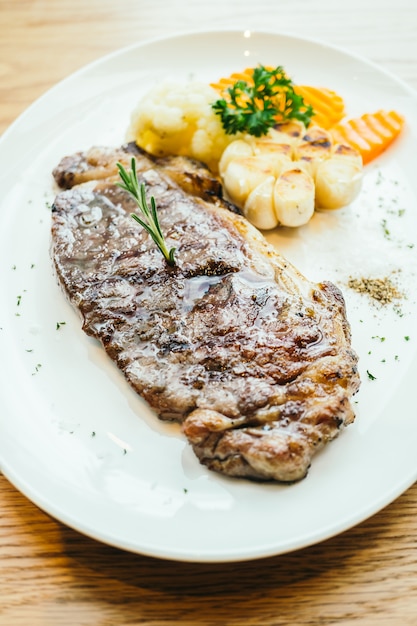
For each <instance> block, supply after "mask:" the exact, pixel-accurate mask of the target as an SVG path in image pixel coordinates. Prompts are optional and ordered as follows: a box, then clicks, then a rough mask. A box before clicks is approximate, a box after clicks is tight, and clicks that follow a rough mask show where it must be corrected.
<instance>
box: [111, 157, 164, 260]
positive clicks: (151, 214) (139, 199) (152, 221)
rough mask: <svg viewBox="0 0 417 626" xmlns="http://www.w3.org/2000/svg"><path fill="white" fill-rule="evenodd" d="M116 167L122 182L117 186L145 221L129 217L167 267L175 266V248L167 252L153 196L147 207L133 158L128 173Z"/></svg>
mask: <svg viewBox="0 0 417 626" xmlns="http://www.w3.org/2000/svg"><path fill="white" fill-rule="evenodd" d="M116 165H117V168H118V170H119V176H120V178H121V179H122V181H123V183H117V185H118V186H119V187H121V188H122V189H124V190H125V191H127V192H128V193H129V194H130V195H131V196H132V197H133V198H134V199H135V200H136V203H137V205H138V207H139V209H140V211H141V213H142V215H143V216H144V218H145V220H146V221H145V220H143V219H141V218H140V217H139V215H137V214H136V213H131V216H132V217H133V219H134V220H136V221H137V222H138V223H139V224H140V225H141V226H142V227H143V228H144V229H145V230H146V231H147V232H148V233H149V234H150V236H151V237H152V239H153V240H154V242H155V243H156V245H157V246H158V248H159V250H160V251H161V252H162V254H163V256H164V258H165V260H166V262H167V263H168V265H175V259H174V253H175V248H171V249H170V250H168V247H167V245H166V243H165V239H164V235H163V234H162V231H161V227H160V225H159V220H158V213H157V211H156V204H155V198H154V197H153V196H151V198H150V204H151V206H150V207H149V206H148V202H147V199H146V190H145V184H144V183H141V185H139V182H138V175H137V172H136V160H135V158H134V157H132V160H131V171H130V173H128V172H127V171H126V170H125V168H124V167H123V165H122V164H121V163H117V164H116Z"/></svg>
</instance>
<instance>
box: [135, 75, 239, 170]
mask: <svg viewBox="0 0 417 626" xmlns="http://www.w3.org/2000/svg"><path fill="white" fill-rule="evenodd" d="M217 98H218V94H217V92H216V91H215V90H214V89H213V88H212V87H210V86H208V85H205V84H204V83H198V82H189V83H186V84H177V83H172V82H164V83H162V84H159V85H157V86H156V87H154V88H153V89H152V90H151V91H150V92H149V93H148V94H146V95H145V96H144V98H142V100H141V101H140V102H139V104H138V106H137V107H136V109H135V110H134V111H133V113H132V116H131V123H130V127H129V129H128V140H129V141H135V142H136V143H137V144H138V145H139V146H140V147H141V148H143V149H144V150H146V151H147V152H150V153H151V154H153V155H155V156H167V155H170V154H177V155H182V156H189V157H192V158H195V159H198V160H200V161H203V162H204V163H206V165H208V167H209V168H210V169H211V170H212V171H213V172H216V173H217V171H218V163H219V159H220V156H221V154H222V152H223V151H224V149H225V148H226V146H227V145H228V144H229V143H230V142H231V141H232V140H235V139H236V136H230V135H226V133H225V132H224V130H223V127H222V124H221V121H220V119H219V117H218V116H217V115H216V114H215V113H214V111H213V109H212V108H211V104H212V103H213V102H214V101H215V100H217Z"/></svg>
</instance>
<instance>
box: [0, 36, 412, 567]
mask: <svg viewBox="0 0 417 626" xmlns="http://www.w3.org/2000/svg"><path fill="white" fill-rule="evenodd" d="M244 32H245V30H244V29H231V28H215V29H214V28H213V29H201V30H184V31H180V32H176V33H175V34H172V35H169V36H163V35H161V36H157V37H152V38H149V39H145V40H142V41H141V42H136V43H133V44H129V45H127V46H124V47H122V48H119V49H117V50H114V51H112V52H109V53H107V54H105V55H103V56H101V57H99V58H97V59H95V60H93V61H91V62H89V63H87V64H86V65H84V66H82V67H80V68H79V69H77V70H76V71H75V72H72V73H71V74H69V75H68V76H66V77H65V78H63V79H62V80H60V81H58V82H57V83H56V84H54V85H53V86H52V87H50V88H49V89H47V90H46V91H45V92H44V93H43V94H42V95H41V96H39V97H38V98H37V99H36V100H34V101H33V102H32V103H31V104H30V105H29V106H28V107H27V108H26V109H25V110H24V111H23V112H22V113H21V114H20V115H19V116H18V117H17V118H16V119H15V120H14V121H13V122H12V123H11V124H10V125H9V126H8V128H7V129H6V130H5V131H4V133H2V135H1V137H0V152H1V149H2V145H3V142H4V141H5V140H6V139H7V138H8V136H9V135H10V134H12V133H13V132H14V130H15V128H16V127H18V125H19V124H20V123H21V121H22V120H24V119H25V118H26V116H28V115H30V114H31V113H32V111H33V110H34V108H35V107H36V106H40V105H42V103H43V101H44V100H47V99H48V97H49V94H51V92H53V91H54V90H56V89H58V88H60V87H61V86H63V85H65V84H66V83H67V82H70V81H71V80H73V79H74V78H76V77H77V76H79V75H82V74H84V73H88V72H90V71H91V70H92V69H93V68H94V67H95V66H99V65H101V64H106V63H107V62H108V61H109V60H111V59H113V58H117V57H118V56H123V55H124V54H128V53H129V52H131V51H133V50H136V49H141V48H146V47H148V46H149V45H155V44H161V43H163V44H166V43H167V42H170V41H175V40H180V39H182V40H184V39H185V38H191V37H195V36H201V35H205V36H213V35H216V34H217V35H218V34H219V33H221V34H223V35H226V34H232V35H233V36H238V35H242V34H243V33H244ZM251 33H252V35H253V36H262V35H268V36H271V37H276V38H285V39H290V40H296V41H300V42H302V43H308V44H312V45H318V46H321V47H323V48H326V49H333V50H337V51H338V52H340V53H342V54H344V55H346V56H348V57H350V58H351V59H355V60H357V61H359V62H360V63H363V64H365V65H367V66H368V67H370V68H372V69H374V70H377V71H378V72H380V73H382V74H384V75H386V76H387V77H389V78H390V80H392V81H394V82H395V83H397V84H399V85H401V86H402V87H403V88H404V90H405V91H406V92H407V93H409V94H410V95H411V96H412V97H413V98H415V99H417V90H415V89H414V88H413V87H412V86H410V85H408V84H407V83H406V82H405V81H403V80H402V79H400V78H398V77H397V76H395V75H394V74H393V73H391V72H389V71H388V70H386V69H385V68H384V67H381V66H380V65H379V64H377V63H375V62H374V61H371V60H369V59H367V58H366V57H363V56H362V55H359V54H356V53H352V52H350V51H349V50H347V49H346V48H344V47H341V46H338V45H334V44H329V43H326V42H325V41H323V40H321V39H316V38H311V37H304V36H301V35H297V34H296V33H290V32H286V33H283V32H280V31H275V30H271V31H269V30H263V29H256V30H253V31H251ZM0 455H1V449H0ZM0 471H2V473H3V474H4V476H5V477H6V478H7V479H8V480H9V481H10V482H11V484H13V485H14V486H15V487H16V488H17V489H18V490H19V491H20V492H21V493H22V494H23V495H24V496H25V497H27V498H28V499H29V500H30V501H31V502H33V503H34V504H36V505H37V506H38V507H39V508H41V509H42V510H44V511H45V512H47V513H50V514H51V515H53V516H54V517H56V519H58V520H59V521H61V522H62V523H64V524H65V525H67V526H69V527H71V528H73V529H74V530H76V531H78V532H82V533H83V534H85V535H87V536H89V537H91V538H93V539H99V540H100V541H102V542H103V543H105V544H107V545H112V546H114V547H119V548H122V549H124V550H128V551H131V552H137V553H140V554H143V555H147V556H153V557H155V558H163V559H170V560H175V561H191V562H195V561H197V562H216V563H219V562H227V561H233V562H236V561H243V560H252V559H258V558H265V557H270V556H274V555H277V554H284V553H286V552H291V551H294V550H296V549H302V548H306V547H308V546H311V545H314V544H316V543H318V542H321V541H323V540H325V539H327V538H331V537H333V536H335V535H338V534H340V533H341V532H345V531H346V530H349V529H350V528H352V527H353V526H355V525H356V524H358V523H360V522H361V521H364V520H365V519H367V518H369V517H370V516H372V515H374V514H376V513H377V512H379V511H380V510H381V509H382V508H385V506H387V505H389V504H390V503H392V502H393V501H394V500H395V499H396V498H397V497H399V496H400V495H401V494H402V493H404V491H406V490H407V489H408V488H409V487H410V486H411V485H412V484H413V483H414V482H415V480H416V479H417V470H416V472H415V474H416V475H413V476H409V477H407V479H404V480H402V481H399V482H400V483H401V486H399V485H398V488H397V489H394V490H392V491H391V492H390V493H389V494H386V495H385V496H384V497H382V498H381V502H382V505H381V506H378V508H377V509H375V507H374V506H373V507H370V510H369V511H368V513H367V514H366V516H365V517H363V512H362V513H361V514H359V515H354V514H353V515H352V519H351V520H349V522H348V523H347V524H346V523H345V524H342V528H339V529H337V528H336V529H334V532H333V533H332V534H329V533H328V532H326V531H323V532H322V533H316V535H317V534H318V535H320V536H319V537H317V536H315V537H311V538H310V540H305V541H304V542H303V543H302V544H299V543H297V545H296V546H294V547H289V548H288V549H287V550H281V551H279V552H276V551H273V550H266V551H264V553H260V552H259V551H256V553H253V554H250V553H249V552H248V553H247V554H245V555H242V556H237V555H229V556H227V555H226V556H223V557H220V556H219V555H218V556H216V557H214V558H213V559H211V558H209V557H208V556H204V558H201V556H197V558H195V557H194V556H193V555H191V554H188V555H185V554H182V555H179V554H174V552H173V553H172V554H166V553H163V554H158V553H156V552H155V551H146V550H144V549H143V547H141V548H140V549H139V548H137V549H134V548H133V547H131V546H128V545H126V546H122V545H121V544H120V542H115V541H112V540H111V538H109V537H107V538H105V537H104V536H102V537H101V536H100V533H99V534H92V533H91V532H89V531H88V529H86V528H82V524H81V525H80V524H79V523H75V522H74V521H73V520H70V517H68V516H67V517H65V516H63V515H62V514H60V513H59V512H58V511H56V512H55V513H51V508H52V509H55V507H54V506H52V507H51V506H50V505H48V506H45V503H44V502H43V499H42V496H41V494H39V497H38V498H34V497H33V494H31V495H28V492H29V494H30V488H25V487H24V483H25V481H24V480H21V479H19V477H18V476H16V475H15V472H14V471H13V468H11V467H9V466H8V464H7V462H5V461H4V459H2V458H1V456H0Z"/></svg>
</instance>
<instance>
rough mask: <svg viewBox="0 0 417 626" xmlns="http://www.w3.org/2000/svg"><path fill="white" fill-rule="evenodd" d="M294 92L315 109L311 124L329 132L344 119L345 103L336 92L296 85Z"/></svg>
mask: <svg viewBox="0 0 417 626" xmlns="http://www.w3.org/2000/svg"><path fill="white" fill-rule="evenodd" d="M294 91H295V92H296V93H298V94H299V95H300V96H302V97H303V98H304V102H305V103H306V104H310V105H311V106H312V107H313V109H314V115H313V117H312V120H311V123H312V124H317V126H321V127H322V128H325V129H326V130H328V129H329V128H331V127H332V126H334V125H335V124H337V123H338V122H340V120H341V119H342V118H343V117H344V115H345V103H344V101H343V98H342V97H341V96H339V94H337V93H336V92H335V91H332V90H331V89H326V88H325V87H311V86H309V85H296V86H295V87H294Z"/></svg>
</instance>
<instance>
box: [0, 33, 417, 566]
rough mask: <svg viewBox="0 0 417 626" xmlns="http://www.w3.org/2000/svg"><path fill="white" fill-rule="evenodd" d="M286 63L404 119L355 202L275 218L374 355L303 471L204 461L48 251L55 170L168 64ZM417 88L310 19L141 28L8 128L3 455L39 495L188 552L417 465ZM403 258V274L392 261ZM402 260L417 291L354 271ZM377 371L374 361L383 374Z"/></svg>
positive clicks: (290, 251)
mask: <svg viewBox="0 0 417 626" xmlns="http://www.w3.org/2000/svg"><path fill="white" fill-rule="evenodd" d="M257 63H264V64H276V65H278V64H282V65H284V67H285V68H286V69H287V71H288V72H289V74H290V75H291V76H292V77H293V79H294V81H296V82H299V83H308V84H313V85H323V86H327V87H329V88H332V89H335V90H336V91H338V92H339V93H340V94H341V95H342V96H343V97H344V98H345V101H346V104H347V108H348V112H349V113H350V114H352V115H356V114H360V113H363V112H366V111H374V110H377V109H378V108H386V109H388V108H395V109H397V110H398V111H400V112H402V113H403V114H404V115H405V117H406V119H407V126H406V128H405V130H404V133H403V135H402V137H401V138H400V139H399V140H398V141H397V143H396V144H395V146H393V147H392V148H391V149H390V150H389V151H388V152H387V153H386V154H385V155H384V156H383V157H381V158H380V159H379V160H378V161H376V162H374V163H373V164H372V165H370V166H368V167H367V169H366V177H365V182H364V188H363V192H362V193H361V196H360V197H359V199H358V200H357V201H356V202H355V203H354V205H353V206H351V207H349V208H347V209H344V210H342V211H337V212H334V213H327V214H324V213H323V214H316V216H315V217H314V219H313V220H312V221H311V222H310V223H309V224H308V225H307V226H305V227H303V228H301V229H298V230H297V231H289V230H283V231H277V232H275V233H271V234H269V235H268V237H269V239H270V240H271V241H273V242H275V243H276V244H277V245H278V246H279V247H280V249H281V251H282V252H283V253H284V255H286V256H287V257H288V258H289V259H290V260H292V261H293V262H294V263H295V264H296V265H297V266H298V267H299V269H300V270H302V271H303V272H304V273H305V274H306V275H307V276H308V277H309V278H311V279H313V280H322V279H330V280H333V281H334V282H336V283H337V284H338V285H339V286H340V287H341V288H342V289H343V291H344V293H345V297H346V301H347V306H348V313H349V318H350V321H351V324H352V330H353V343H354V347H355V348H356V350H357V351H358V352H359V355H360V371H361V376H362V381H363V382H362V387H361V390H360V393H359V394H358V396H357V401H356V409H357V420H356V422H355V424H353V425H352V426H350V427H349V428H348V429H347V430H346V431H345V432H344V433H343V434H342V435H341V436H340V437H339V438H338V439H337V440H336V441H334V442H333V443H332V444H331V445H330V446H328V447H327V448H326V449H325V450H324V451H323V452H322V453H320V454H319V455H318V456H317V458H316V459H315V461H314V463H313V466H312V468H311V470H310V473H309V475H308V477H307V478H306V479H305V480H303V481H301V482H300V483H298V484H295V485H292V486H282V485H271V484H256V483H255V484H254V483H250V482H247V481H240V480H233V479H228V478H225V477H222V476H220V475H217V474H214V473H211V472H209V471H208V470H206V469H205V468H204V467H202V466H200V465H199V463H198V461H197V460H196V459H195V457H194V455H193V453H192V451H191V450H190V448H189V446H188V445H187V444H186V442H185V441H184V438H183V436H182V435H181V433H180V431H179V428H178V427H176V426H172V425H167V424H164V423H161V422H160V421H158V419H157V418H156V417H155V416H154V415H153V414H152V413H151V411H150V410H149V409H148V408H147V407H146V406H145V405H144V404H143V402H142V401H141V400H140V399H139V398H138V397H136V396H135V394H134V393H133V392H132V390H131V389H130V387H128V385H127V384H126V383H125V381H124V379H123V376H122V375H121V373H120V372H118V371H117V370H116V369H115V367H114V366H113V364H112V363H111V362H110V361H109V359H107V357H106V356H105V354H104V352H103V351H102V350H101V348H100V347H99V346H98V345H97V344H96V343H95V342H94V341H92V340H91V339H89V338H87V337H86V336H85V335H84V334H83V332H82V331H81V329H80V323H79V320H78V317H77V316H76V314H75V313H74V311H72V309H71V308H70V306H69V305H68V304H67V302H66V301H65V298H64V297H63V295H62V294H61V292H60V289H59V288H58V286H57V285H56V281H55V278H54V276H53V272H52V269H51V262H50V259H49V224H50V203H51V201H52V199H53V196H54V189H53V186H52V177H51V174H50V172H51V170H52V168H53V167H54V165H55V164H56V163H57V162H58V161H59V160H60V158H61V157H62V156H63V155H66V154H70V153H72V152H74V151H77V150H80V149H84V148H88V147H90V146H91V145H93V144H103V145H104V144H112V145H118V144H120V143H122V142H123V141H124V136H125V131H126V128H127V125H128V123H129V116H130V113H131V110H132V109H133V108H134V106H135V104H136V103H137V101H138V100H139V98H140V97H141V95H142V94H143V93H144V92H145V90H147V89H148V88H149V87H150V86H151V85H152V84H154V83H155V82H156V81H159V80H162V79H164V78H166V77H171V78H172V77H175V78H176V79H177V80H180V81H182V80H184V81H185V80H186V79H188V78H189V77H190V76H193V77H195V78H197V79H201V80H204V81H210V80H215V79H217V78H219V77H220V76H222V75H225V74H227V73H229V72H231V71H235V70H239V69H243V68H244V67H246V66H248V65H249V64H252V65H253V64H257ZM416 100H417V98H416V93H415V92H413V91H412V90H411V89H409V88H408V87H407V86H405V85H404V84H402V83H400V82H398V81H397V80H396V79H395V78H394V77H392V76H390V75H388V74H387V73H386V72H384V71H383V70H381V69H379V68H378V67H375V66H374V65H372V64H370V63H368V62H366V61H364V60H363V59H360V58H357V57H355V56H352V55H350V54H347V53H346V52H344V51H342V50H340V49H337V48H332V47H329V46H326V45H323V44H321V43H319V42H314V41H307V40H304V39H298V38H296V37H291V36H284V35H277V34H266V33H249V32H245V33H243V32H216V33H214V32H209V33H194V34H185V35H181V36H177V37H174V38H172V39H164V40H157V41H151V42H147V43H145V44H143V45H137V46H134V47H131V48H128V49H125V50H122V51H120V52H118V53H116V54H113V55H111V56H108V57H106V58H104V59H103V60H101V61H99V62H97V63H94V64H92V65H89V66H88V67H86V68H85V69H84V70H82V71H80V72H78V73H76V74H75V75H73V76H71V77H70V78H69V79H67V80H65V81H63V82H62V83H60V84H59V85H57V86H56V87H55V88H54V89H52V90H51V91H49V92H48V93H47V94H46V95H45V96H44V97H43V98H41V99H40V100H39V101H37V102H36V103H35V104H34V105H33V106H31V107H30V108H29V109H28V111H27V112H26V113H25V114H24V115H22V116H21V118H20V119H19V120H18V121H17V122H16V123H15V124H14V125H13V126H12V127H11V128H10V129H9V131H8V132H7V133H6V134H5V135H4V136H3V137H2V139H1V142H0V156H1V159H2V163H3V165H2V168H1V172H0V177H1V178H0V202H1V207H0V266H1V273H0V293H1V294H2V295H1V304H0V327H1V330H0V355H1V363H2V365H1V370H2V374H1V376H0V394H1V395H0V398H1V400H0V409H1V411H0V429H1V436H0V461H1V468H2V470H3V472H4V474H5V475H6V476H7V477H8V478H9V480H10V481H11V482H12V483H13V484H14V485H16V487H17V488H18V489H20V490H21V491H22V493H24V494H25V495H26V496H27V497H28V498H30V499H31V500H32V501H33V502H34V503H36V504H37V505H38V506H39V507H41V508H42V509H44V510H45V511H47V512H48V513H50V514H51V515H53V516H54V517H56V518H57V519H59V520H61V521H62V522H64V523H65V524H67V525H69V526H71V527H73V528H75V529H77V530H79V531H81V532H83V533H85V534H87V535H89V536H92V537H95V538H96V539H99V540H101V541H103V542H106V543H109V544H112V545H115V546H118V547H121V548H124V549H127V550H131V551H134V552H138V553H143V554H148V555H153V556H157V557H163V558H169V559H178V560H185V561H232V560H242V559H251V558H256V557H263V556H267V555H273V554H279V553H283V552H288V551H290V550H294V549H297V548H301V547H304V546H307V545H310V544H313V543H315V542H318V541H321V540H323V539H325V538H328V537H330V536H332V535H335V534H336V533H340V532H342V531H344V530H346V529H347V528H349V527H351V526H353V525H354V524H356V523H358V522H360V521H362V520H364V519H365V518H367V517H368V516H370V515H372V514H373V513H375V512H376V511H378V510H380V509H381V508H382V507H384V506H385V505H387V504H388V503H389V502H391V501H392V500H393V499H394V498H396V497H397V496H398V495H399V494H400V493H402V492H403V491H404V490H405V489H406V488H407V487H408V486H410V485H411V484H412V483H413V482H414V480H415V479H416V476H417V455H416V448H417V419H416V417H417V415H416V405H415V394H414V386H415V380H416V375H417V360H416V346H417V331H416V326H415V318H416V302H415V298H414V293H413V290H412V285H413V283H414V284H415V279H416V268H417V248H416V247H414V244H415V243H416V240H417V211H416V206H417V197H416V196H417V178H416V176H415V172H414V171H413V170H414V165H413V162H414V160H415V154H416V151H417V138H416V132H417V107H416ZM391 273H393V274H391ZM387 275H392V277H393V279H394V280H395V281H396V282H397V284H398V287H399V289H401V291H402V292H403V294H404V298H403V299H402V300H400V301H398V302H397V305H396V306H394V305H387V306H380V307H378V306H375V305H374V304H372V301H371V300H370V299H368V297H367V296H366V295H363V294H358V293H356V292H355V291H352V290H351V289H349V288H348V287H347V286H346V283H347V281H348V279H349V277H351V276H356V277H361V276H369V277H385V276H387ZM368 373H369V374H368Z"/></svg>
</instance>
